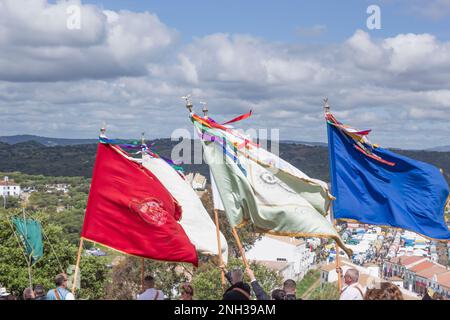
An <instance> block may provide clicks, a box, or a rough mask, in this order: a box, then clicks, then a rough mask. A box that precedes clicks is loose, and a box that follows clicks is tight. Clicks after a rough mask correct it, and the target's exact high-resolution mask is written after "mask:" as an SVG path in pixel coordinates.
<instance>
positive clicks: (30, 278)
mask: <svg viewBox="0 0 450 320" xmlns="http://www.w3.org/2000/svg"><path fill="white" fill-rule="evenodd" d="M22 216H23V223H24V224H25V239H27V238H28V231H27V220H26V217H25V207H24V206H22ZM25 241H27V240H25ZM32 257H33V252H31V254H30V255H29V256H28V259H27V265H28V281H29V283H30V289H31V290H33V277H32V275H31V259H32Z"/></svg>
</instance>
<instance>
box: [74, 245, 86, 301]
mask: <svg viewBox="0 0 450 320" xmlns="http://www.w3.org/2000/svg"><path fill="white" fill-rule="evenodd" d="M83 241H84V239H83V238H80V246H79V247H78V254H77V263H76V265H75V274H74V276H73V283H72V294H73V295H75V286H76V283H77V278H78V270H79V268H80V260H81V252H82V251H83Z"/></svg>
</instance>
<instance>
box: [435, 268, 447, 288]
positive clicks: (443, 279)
mask: <svg viewBox="0 0 450 320" xmlns="http://www.w3.org/2000/svg"><path fill="white" fill-rule="evenodd" d="M436 278H437V282H438V283H439V284H440V285H441V286H445V287H447V288H450V271H447V272H444V273H441V274H438V275H437V276H436Z"/></svg>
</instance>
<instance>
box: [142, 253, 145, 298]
mask: <svg viewBox="0 0 450 320" xmlns="http://www.w3.org/2000/svg"><path fill="white" fill-rule="evenodd" d="M144 273H145V259H144V258H141V289H142V291H144V278H145V275H144Z"/></svg>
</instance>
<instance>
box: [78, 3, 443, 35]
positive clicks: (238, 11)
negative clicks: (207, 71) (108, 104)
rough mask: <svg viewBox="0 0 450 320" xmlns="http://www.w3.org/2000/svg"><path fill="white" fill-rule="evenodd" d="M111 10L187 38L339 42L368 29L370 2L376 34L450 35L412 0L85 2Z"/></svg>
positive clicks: (371, 31)
mask: <svg viewBox="0 0 450 320" xmlns="http://www.w3.org/2000/svg"><path fill="white" fill-rule="evenodd" d="M83 3H93V4H96V5H99V6H102V7H103V8H105V9H111V10H131V11H137V12H142V11H150V12H153V13H156V14H157V15H158V17H159V18H160V19H161V20H162V21H164V23H166V24H168V25H170V26H172V27H175V28H176V29H177V30H179V31H180V32H182V36H183V39H184V41H190V40H191V39H192V37H202V36H205V35H208V34H211V33H219V32H223V33H244V34H251V35H254V36H257V37H261V38H264V39H267V40H270V41H285V42H299V43H310V42H315V43H326V42H339V41H342V40H344V39H346V38H348V37H350V36H351V35H352V34H353V33H354V32H355V30H357V29H366V20H367V17H368V14H367V13H366V9H367V7H368V6H369V5H372V4H374V5H378V6H379V7H380V8H381V18H382V28H381V30H367V29H366V30H367V31H368V32H370V33H372V34H373V35H374V36H375V37H389V36H393V35H396V34H398V33H410V32H411V33H432V34H434V35H436V36H437V37H439V38H440V39H449V37H450V32H449V27H450V23H449V21H448V19H443V18H432V19H430V18H427V17H424V16H421V15H420V14H418V11H419V9H417V10H415V9H414V8H412V7H411V5H410V3H409V2H408V1H388V0H384V1H373V0H345V1H336V0H321V1H311V0H309V1H304V0H303V1H302V0H281V1H280V0H279V1H274V0H259V1H258V0H227V1H211V0H192V1H182V0H150V1H140V0H133V1H124V0H107V1H104V0H100V1H98V0H95V1H83ZM316 25H320V26H325V27H326V30H325V31H323V33H322V34H320V36H316V37H312V36H309V37H308V36H301V35H300V36H299V35H298V33H297V32H296V30H297V29H298V28H308V27H313V26H316Z"/></svg>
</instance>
